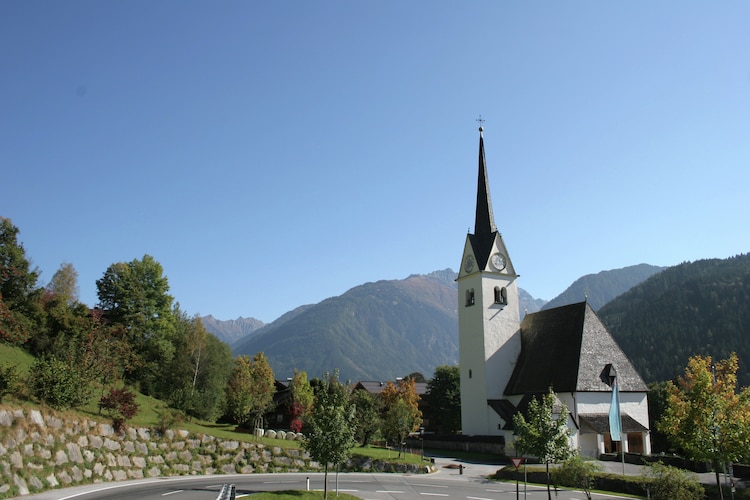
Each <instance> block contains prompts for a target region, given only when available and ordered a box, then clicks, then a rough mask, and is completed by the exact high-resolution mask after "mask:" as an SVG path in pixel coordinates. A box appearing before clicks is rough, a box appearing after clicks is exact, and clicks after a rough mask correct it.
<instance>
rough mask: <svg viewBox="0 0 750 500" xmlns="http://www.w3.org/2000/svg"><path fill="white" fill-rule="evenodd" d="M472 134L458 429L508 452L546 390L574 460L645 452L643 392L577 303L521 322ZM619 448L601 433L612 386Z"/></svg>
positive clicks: (592, 315) (591, 315)
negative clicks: (516, 429) (475, 162)
mask: <svg viewBox="0 0 750 500" xmlns="http://www.w3.org/2000/svg"><path fill="white" fill-rule="evenodd" d="M482 134H483V129H482V127H480V128H479V175H478V182H477V204H476V215H475V224H474V233H473V234H472V233H469V234H468V235H467V237H466V243H465V244H464V251H463V257H462V260H461V267H460V270H459V273H458V307H459V311H458V330H459V369H460V373H461V423H462V434H463V435H465V436H477V437H478V436H495V437H497V436H501V437H503V438H504V440H505V447H506V454H508V455H510V454H511V453H512V452H513V449H512V443H513V440H514V436H513V415H514V414H515V413H516V412H519V411H520V412H525V410H526V408H527V407H528V404H529V402H530V401H531V399H532V398H534V397H540V396H541V395H543V394H545V393H547V392H548V391H549V389H550V387H551V388H552V390H553V391H554V393H555V395H556V396H557V399H558V400H559V403H561V404H559V405H557V408H558V409H561V408H562V407H563V405H562V404H564V405H565V407H567V414H566V415H558V418H566V419H567V421H568V427H569V428H570V431H571V433H570V435H571V438H570V439H571V444H572V445H573V447H574V448H575V449H577V450H578V451H579V453H580V454H581V455H586V456H592V457H598V456H599V455H600V454H602V453H609V452H614V451H621V450H624V451H625V452H630V453H641V454H645V455H649V454H650V453H651V440H650V433H649V422H648V400H647V394H648V388H647V386H646V384H645V383H644V382H643V379H641V377H640V375H639V374H638V372H636V370H635V368H634V367H633V365H632V364H631V362H630V360H628V358H627V356H626V355H625V353H624V352H622V350H621V349H620V347H619V346H618V345H617V343H616V342H615V340H614V339H613V338H612V335H611V334H610V333H609V332H608V331H607V329H606V327H605V326H604V325H603V324H602V322H601V321H600V320H599V318H598V316H597V315H596V312H595V311H594V310H593V309H592V308H591V306H590V305H589V304H588V303H587V302H585V301H584V302H581V303H577V304H571V305H567V306H561V307H556V308H553V309H548V310H542V311H539V312H536V313H529V314H525V315H524V317H523V318H522V317H521V312H520V309H519V294H518V283H517V280H518V274H517V273H516V269H515V268H514V266H513V261H512V260H511V258H510V253H509V252H508V249H507V247H506V245H505V242H504V241H503V238H502V236H501V234H500V232H499V231H498V229H497V227H496V225H495V220H494V216H493V213H492V200H491V198H490V189H489V184H488V176H487V165H486V161H485V155H484V138H483V135H482ZM615 381H616V385H617V387H618V388H619V401H620V415H621V418H620V420H621V430H622V433H621V441H613V440H612V439H611V437H610V434H609V430H610V428H609V410H610V404H611V401H612V390H613V384H614V382H615Z"/></svg>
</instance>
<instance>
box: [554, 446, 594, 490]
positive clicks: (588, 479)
mask: <svg viewBox="0 0 750 500" xmlns="http://www.w3.org/2000/svg"><path fill="white" fill-rule="evenodd" d="M600 470H601V467H600V466H599V464H597V463H595V462H592V461H590V460H585V459H583V457H581V456H580V455H574V456H573V457H571V458H569V459H568V460H566V461H565V462H563V464H562V465H561V466H560V467H559V468H557V469H555V470H554V471H553V472H552V479H553V481H554V484H555V485H558V486H566V487H568V488H575V489H580V490H582V491H583V493H584V494H585V495H586V498H588V499H589V500H591V490H592V488H593V487H594V484H595V482H596V473H597V472H599V471H600Z"/></svg>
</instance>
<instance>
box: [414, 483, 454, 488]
mask: <svg viewBox="0 0 750 500" xmlns="http://www.w3.org/2000/svg"><path fill="white" fill-rule="evenodd" d="M409 486H426V487H427V488H447V486H441V485H438V484H420V483H409Z"/></svg>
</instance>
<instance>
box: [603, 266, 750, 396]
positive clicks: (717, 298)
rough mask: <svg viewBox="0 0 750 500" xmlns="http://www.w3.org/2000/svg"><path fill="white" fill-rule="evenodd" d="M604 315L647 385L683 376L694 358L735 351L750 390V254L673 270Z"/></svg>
mask: <svg viewBox="0 0 750 500" xmlns="http://www.w3.org/2000/svg"><path fill="white" fill-rule="evenodd" d="M598 314H599V316H600V318H601V319H602V321H603V322H604V324H605V325H607V328H608V329H609V331H610V332H611V333H612V335H613V336H614V338H615V339H616V340H617V342H618V343H619V344H620V346H621V347H622V349H623V350H624V351H625V353H626V354H627V355H628V357H630V360H631V361H632V362H633V364H634V365H635V367H636V369H637V370H638V371H639V372H640V373H641V375H642V376H643V378H644V379H645V380H646V382H654V381H662V380H668V379H671V378H674V377H676V376H678V375H681V374H682V373H683V371H684V369H685V366H686V365H687V360H688V358H689V357H690V356H692V355H695V354H701V355H711V356H713V357H715V358H720V359H724V358H726V357H727V356H728V355H729V354H730V353H731V352H733V351H734V352H736V353H737V355H738V356H739V358H740V368H739V371H738V374H737V375H738V379H739V383H740V385H741V386H746V385H750V369H749V368H748V363H750V335H748V331H749V330H750V254H744V255H739V256H736V257H732V258H729V259H708V260H699V261H696V262H686V263H683V264H680V265H678V266H674V267H670V268H668V269H666V270H664V271H663V272H661V273H658V274H656V275H654V276H652V277H651V278H649V279H648V280H646V281H645V282H643V283H641V284H640V285H638V286H636V287H634V288H632V289H631V290H629V291H628V292H626V293H624V294H622V295H621V296H619V297H617V298H616V299H615V300H613V301H612V302H610V303H608V304H607V305H605V306H604V307H602V308H601V309H600V310H599V312H598Z"/></svg>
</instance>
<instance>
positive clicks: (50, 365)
mask: <svg viewBox="0 0 750 500" xmlns="http://www.w3.org/2000/svg"><path fill="white" fill-rule="evenodd" d="M29 386H30V388H31V392H32V394H33V395H34V396H36V397H37V398H38V399H39V400H40V401H41V402H43V403H45V404H48V405H50V406H51V407H52V408H55V409H58V410H66V409H69V408H78V407H80V406H83V405H85V404H86V403H88V401H89V400H90V399H91V396H92V394H93V388H92V387H93V386H92V385H91V383H90V381H89V380H86V379H85V377H84V376H83V375H82V374H81V371H80V370H79V369H78V368H77V367H76V366H72V365H71V364H69V363H66V362H65V361H63V360H61V359H59V358H57V357H55V356H54V355H51V356H44V357H41V358H39V359H37V360H36V362H35V363H34V365H33V366H32V367H31V371H30V373H29Z"/></svg>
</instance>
